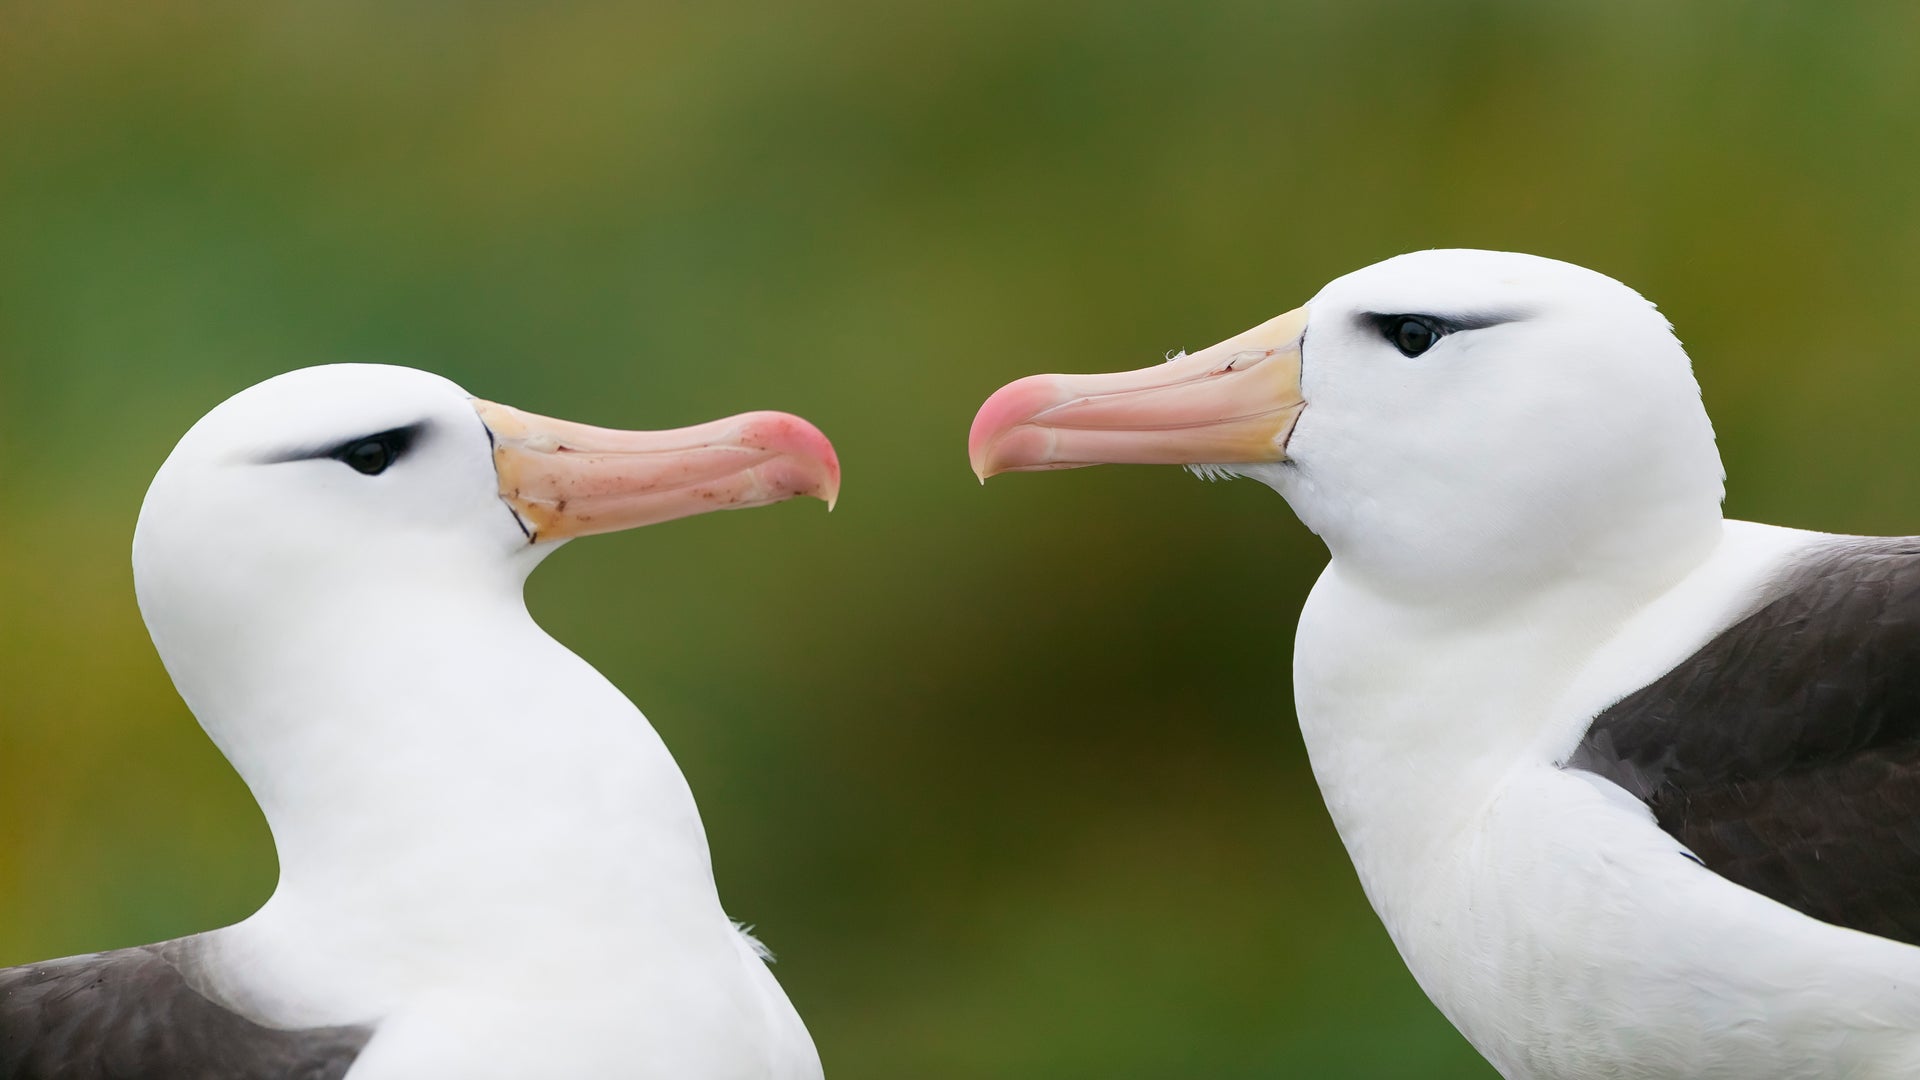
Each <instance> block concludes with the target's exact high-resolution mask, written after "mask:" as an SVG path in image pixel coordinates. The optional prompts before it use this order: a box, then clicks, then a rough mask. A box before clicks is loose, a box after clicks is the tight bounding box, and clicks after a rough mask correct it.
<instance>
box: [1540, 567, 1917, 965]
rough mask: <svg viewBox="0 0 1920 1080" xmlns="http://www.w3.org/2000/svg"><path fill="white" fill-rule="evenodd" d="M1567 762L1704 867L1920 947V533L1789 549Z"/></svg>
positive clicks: (1808, 910) (1596, 724)
mask: <svg viewBox="0 0 1920 1080" xmlns="http://www.w3.org/2000/svg"><path fill="white" fill-rule="evenodd" d="M1566 764H1567V766H1568V767H1570V768H1579V769H1586V770H1588V771H1591V772H1595V773H1598V774H1599V775H1601V776H1604V777H1606V778H1607V779H1609V780H1612V781H1613V782H1614V783H1617V784H1619V785H1620V786H1621V787H1624V788H1626V789H1627V790H1628V791H1630V792H1632V793H1633V794H1634V795H1635V796H1637V797H1639V798H1640V799H1641V800H1642V801H1643V802H1645V803H1646V804H1647V805H1648V807H1650V808H1651V809H1652V810H1653V813H1654V816H1655V817H1656V818H1657V819H1658V820H1659V822H1660V827H1661V828H1662V829H1665V830H1666V831H1667V832H1668V833H1669V834H1671V835H1672V836H1673V837H1674V838H1675V839H1677V840H1679V841H1680V842H1681V843H1683V844H1685V845H1687V847H1688V848H1689V849H1691V850H1692V851H1693V853H1694V854H1696V855H1698V856H1699V857H1700V860H1701V861H1702V862H1704V863H1705V864H1706V866H1707V867H1708V869H1711V870H1713V871H1715V872H1716V873H1719V874H1721V875H1723V876H1725V877H1727V878H1730V879H1731V880H1733V881H1735V882H1737V883H1739V884H1741V885H1744V886H1746V887H1747V888H1749V889H1752V890H1754V891H1755V892H1758V893H1761V894H1763V895H1765V896H1769V897H1772V898H1773V899H1775V900H1778V901H1780V902H1781V903H1783V904H1786V905H1788V906H1789V907H1792V908H1794V909H1795V910H1798V911H1800V912H1802V913H1804V914H1807V915H1811V916H1813V917H1814V918H1816V919H1820V920H1822V921H1825V922H1829V923H1833V924H1835V925H1838V926H1847V927H1852V928H1853V929H1856V930H1864V931H1866V932H1868V933H1871V934H1878V935H1880V936H1881V937H1887V938H1893V939H1895V940H1898V941H1904V942H1908V943H1911V944H1920V538H1902V539H1893V540H1888V539H1872V540H1848V541H1840V542H1836V543H1834V544H1832V545H1827V546H1823V547H1821V548H1820V549H1818V550H1816V551H1814V552H1812V553H1810V554H1809V555H1808V556H1807V557H1806V558H1804V559H1802V560H1799V561H1798V562H1797V563H1796V565H1795V566H1794V567H1793V568H1792V569H1791V570H1790V571H1789V572H1788V573H1786V574H1785V575H1784V576H1783V577H1782V578H1781V579H1780V580H1779V581H1777V582H1775V583H1774V584H1773V585H1772V586H1771V587H1770V588H1769V589H1768V590H1767V592H1766V594H1765V598H1764V599H1763V601H1762V603H1761V604H1760V606H1759V607H1758V608H1757V609H1755V610H1754V611H1753V613H1752V614H1750V615H1748V616H1746V617H1745V618H1743V619H1741V620H1740V621H1739V622H1736V623H1735V624H1734V625H1733V626H1731V627H1729V628H1728V629H1727V630H1725V631H1723V632H1722V633H1721V634H1720V635H1719V636H1717V637H1715V638H1714V639H1713V640H1712V641H1709V642H1708V643H1707V644H1706V645H1704V646H1702V647H1701V648H1700V650H1699V651H1698V652H1696V653H1694V654H1693V655H1692V656H1690V657H1688V658H1687V659H1686V660H1684V661H1682V662H1681V663H1680V664H1679V666H1677V667H1675V668H1674V669H1673V670H1672V671H1669V672H1667V673H1666V674H1665V675H1663V676H1662V677H1660V678H1659V679H1658V680H1656V681H1654V682H1653V683H1652V684H1650V685H1648V686H1646V687H1643V688H1641V689H1640V690H1637V691H1635V692H1634V693H1632V694H1629V695H1627V696H1626V697H1625V698H1622V699H1621V700H1620V701H1619V702H1617V703H1616V704H1614V705H1613V706H1611V707H1609V708H1608V709H1607V710H1606V711H1605V712H1602V713H1601V714H1600V715H1599V716H1598V717H1597V718H1595V719H1594V721H1593V724H1592V725H1591V726H1590V727H1589V728H1588V730H1587V733H1586V736H1585V738H1584V739H1582V741H1581V743H1580V746H1579V747H1578V749H1577V750H1576V751H1575V752H1574V754H1573V755H1572V756H1571V757H1570V758H1569V759H1568V761H1567V763H1566Z"/></svg>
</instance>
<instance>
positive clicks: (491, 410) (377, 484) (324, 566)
mask: <svg viewBox="0 0 1920 1080" xmlns="http://www.w3.org/2000/svg"><path fill="white" fill-rule="evenodd" d="M839 483H840V467H839V463H838V461H837V460H836V459H835V457H834V453H833V447H832V445H831V444H830V443H828V441H827V439H826V437H825V436H824V435H822V434H820V432H819V431H818V430H817V429H816V428H814V427H813V425H811V424H809V423H807V422H806V421H804V420H802V419H800V418H799V417H797V416H791V415H788V414H786V413H775V412H757V413H745V414H742V415H739V416H735V417H731V418H729V419H725V420H719V421H715V422H713V423H710V424H703V425H699V426H695V427H689V428H680V429H677V430H671V431H614V430H610V429H605V428H595V427H589V426H586V425H583V424H574V423H569V422H566V421H561V420H553V419H550V418H547V417H542V416H535V415H533V414H531V413H525V412H521V411H520V410H517V409H513V408H509V407H507V406H504V405H498V404H494V403H492V402H487V401H482V400H479V399H477V398H474V397H472V396H471V395H469V394H468V393H467V392H466V391H464V390H462V389H460V388H459V387H458V386H456V385H454V384H453V383H452V382H449V381H448V380H446V379H443V378H441V377H440V376H438V375H432V374H429V373H427V372H424V371H416V370H413V369H411V368H404V367H389V366H384V365H375V364H336V365H329V366H324V367H313V368H305V369H302V370H299V371H293V372H289V373H287V374H284V375H280V376H278V377H275V378H272V379H268V380H267V381H265V382H263V383H260V384H259V385H257V386H253V387H251V388H249V389H247V390H244V391H241V392H240V393H238V394H235V395H234V396H233V397H231V398H229V399H227V400H226V401H225V402H224V403H222V404H221V405H220V406H218V407H217V408H215V409H214V410H213V411H212V412H210V413H208V414H207V415H206V416H205V417H203V418H202V419H201V420H200V421H199V422H198V423H196V424H195V425H193V428H192V429H191V430H189V431H188V432H187V434H186V435H185V436H184V437H183V438H181V440H180V442H179V445H178V446H176V447H175V448H174V451H173V453H172V454H171V455H169V456H168V458H167V460H166V462H165V464H163V465H162V466H161V468H160V471H159V473H158V474H157V475H156V476H155V477H154V480H153V484H152V486H151V487H150V488H149V489H148V492H147V498H146V501H145V503H143V504H142V506H141V509H140V519H139V523H138V524H137V525H136V526H135V529H134V545H133V561H134V578H135V588H136V591H137V592H138V594H139V596H140V600H141V605H142V609H143V614H144V615H146V617H147V618H148V620H149V624H150V625H153V624H154V623H156V622H157V623H160V624H166V623H169V622H172V621H174V620H176V619H183V618H184V619H191V618H194V617H195V616H196V615H198V616H202V617H206V618H210V619H214V620H217V621H220V622H225V623H228V624H230V625H233V626H234V627H235V628H236V629H239V628H241V627H243V626H244V624H245V622H246V621H247V617H248V615H249V614H251V613H253V609H257V608H259V607H260V606H261V605H262V604H265V603H268V602H271V603H275V604H280V605H286V604H294V605H295V606H300V605H302V603H303V601H312V602H316V603H319V604H323V605H326V606H334V607H337V606H340V604H341V602H342V600H343V599H346V598H348V597H355V598H358V599H362V600H365V601H367V602H369V603H370V604H371V605H372V609H373V610H377V609H378V608H379V607H380V606H382V604H381V602H380V600H379V598H380V597H381V596H384V595H391V594H394V593H396V592H397V593H406V592H417V591H420V590H424V589H430V588H433V587H436V586H440V585H451V586H452V587H454V588H476V589H483V588H489V587H506V588H513V589H517V588H518V587H519V585H520V584H521V582H523V581H524V580H525V578H526V575H527V574H528V573H529V572H530V571H531V570H532V568H533V567H534V566H535V565H536V564H537V563H538V562H539V561H540V560H541V559H543V558H545V556H546V555H547V554H548V553H550V552H552V551H553V550H554V549H555V548H556V547H558V546H559V544H560V543H561V542H563V541H565V540H567V539H570V538H572V537H576V536H584V535H588V534H592V533H601V532H611V531H615V530H619V529H628V528H633V527H635V526H639V525H648V524H653V523H656V522H661V521H668V520H671V519H674V518H679V517H686V516H689V515H692V514H698V513H704V512H706V511H709V510H718V509H735V508H739V507H747V506H763V505H766V504H768V503H773V502H779V501H782V500H784V499H787V498H791V497H793V496H795V495H814V496H817V497H819V498H822V499H825V500H827V501H828V502H829V503H831V502H832V501H833V499H834V497H835V495H836V494H837V492H838V489H839ZM356 594H357V596H356ZM362 610H363V611H364V610H367V609H364V608H363V609H362ZM156 629H158V627H156Z"/></svg>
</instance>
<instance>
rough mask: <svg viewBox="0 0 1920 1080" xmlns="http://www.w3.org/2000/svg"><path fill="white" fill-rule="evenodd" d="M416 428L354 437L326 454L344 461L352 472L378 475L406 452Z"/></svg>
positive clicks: (336, 459) (397, 429)
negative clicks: (360, 437) (358, 437)
mask: <svg viewBox="0 0 1920 1080" xmlns="http://www.w3.org/2000/svg"><path fill="white" fill-rule="evenodd" d="M417 430H418V429H417V428H396V429H394V430H392V431H383V432H381V433H380V434H378V435H369V436H367V437H366V438H364V439H355V440H353V441H352V442H350V443H343V444H341V446H340V447H339V448H338V449H336V450H334V451H333V452H332V453H331V454H329V455H327V456H328V457H331V458H333V459H334V460H335V461H344V462H346V463H347V465H348V466H349V467H351V468H352V469H353V471H354V472H357V473H360V474H361V475H363V476H379V475H380V474H381V473H383V472H386V471H387V467H388V466H390V465H392V464H393V463H394V462H395V461H398V460H399V459H400V455H401V454H403V453H405V452H406V450H407V447H408V446H409V445H410V444H411V443H412V442H413V436H414V434H415V433H416V431H417Z"/></svg>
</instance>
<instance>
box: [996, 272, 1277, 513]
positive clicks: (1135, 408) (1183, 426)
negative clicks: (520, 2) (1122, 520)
mask: <svg viewBox="0 0 1920 1080" xmlns="http://www.w3.org/2000/svg"><path fill="white" fill-rule="evenodd" d="M1306 329H1307V309H1306V308H1296V309H1295V310H1293V311H1289V312H1287V313H1286V314H1285V315H1281V316H1278V317H1276V318H1273V319H1269V320H1268V321H1266V322H1264V323H1261V324H1260V325H1259V326H1256V327H1254V328H1253V329H1251V330H1249V331H1247V332H1246V333H1244V334H1240V335H1238V336H1236V337H1230V338H1228V339H1227V340H1225V341H1223V342H1221V343H1220V344H1218V345H1215V346H1213V347H1211V348H1208V349H1203V350H1201V351H1200V352H1197V353H1193V354H1191V355H1187V356H1181V357H1177V358H1175V359H1173V360H1170V361H1168V362H1167V363H1164V364H1159V365H1156V366H1154V367H1150V368H1143V369H1141V370H1139V371H1128V372H1122V373H1120V374H1117V375H1031V376H1028V377H1027V378H1024V379H1020V380H1018V381H1017V382H1012V383H1008V384H1007V385H1006V386H1003V387H1001V388H1000V389H999V390H998V391H996V392H995V393H994V395H993V396H992V397H990V398H988V399H987V400H986V403H985V404H983V405H981V406H980V412H979V414H978V415H976V416H975V417H974V418H973V431H972V432H971V433H970V434H969V435H968V437H967V456H968V457H969V458H971V459H972V462H973V471H974V474H975V475H977V476H978V477H980V479H981V480H982V481H983V482H984V481H985V480H986V478H987V477H989V476H994V475H996V474H998V473H1003V472H1031V471H1035V470H1039V469H1077V468H1079V467H1080V466H1082V465H1100V464H1120V463H1132V464H1141V465H1239V464H1246V463H1251V462H1258V461H1285V460H1286V457H1287V452H1286V447H1287V437H1288V436H1290V435H1291V434H1293V424H1294V421H1295V420H1296V419H1297V418H1298V417H1299V415H1300V410H1301V408H1302V407H1303V406H1304V405H1305V404H1306V403H1305V401H1303V400H1302V399H1301V397H1300V342H1301V338H1302V335H1304V334H1305V332H1306Z"/></svg>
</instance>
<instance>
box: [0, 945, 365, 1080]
mask: <svg viewBox="0 0 1920 1080" xmlns="http://www.w3.org/2000/svg"><path fill="white" fill-rule="evenodd" d="M199 941H200V939H196V938H183V939H181V940H179V941H172V942H164V943H161V944H158V945H143V946H140V947H138V948H132V949H120V950H116V951H114V952H106V953H94V954H91V955H87V956H72V957H68V958H66V959H63V960H50V961H47V962H45V963H40V964H27V965H24V966H21V967H13V968H5V969H0V1080H56V1078H57V1080H267V1078H272V1080H339V1078H340V1077H343V1076H345V1075H346V1072H347V1069H348V1068H349V1067H351V1066H352V1064H353V1061H354V1058H355V1057H357V1056H358V1055H359V1053H360V1050H361V1048H363V1047H364V1046H365V1045H366V1043H367V1040H368V1039H370V1038H371V1037H372V1035H373V1032H372V1029H371V1028H368V1027H358V1026H354V1027H327V1028H309V1029H304V1030H292V1031H289V1030H281V1029H278V1028H272V1027H267V1026H264V1025H262V1024H259V1023H257V1022H255V1021H253V1020H251V1019H249V1018H248V1017H246V1016H243V1015H241V1014H240V1013H237V1012H234V1011H233V1010H231V1009H228V1008H226V1007H225V1006H223V1005H221V1004H219V1003H218V1002H215V1001H213V1000H212V999H210V998H208V997H207V996H205V995H204V994H202V993H201V992H200V991H199V990H198V989H196V988H195V986H194V985H193V983H192V981H191V980H190V979H189V978H188V976H187V974H186V972H187V971H188V970H190V969H191V967H192V965H193V963H194V962H195V958H196V956H197V954H198V950H199V947H200V945H199Z"/></svg>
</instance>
